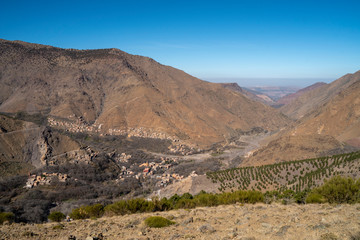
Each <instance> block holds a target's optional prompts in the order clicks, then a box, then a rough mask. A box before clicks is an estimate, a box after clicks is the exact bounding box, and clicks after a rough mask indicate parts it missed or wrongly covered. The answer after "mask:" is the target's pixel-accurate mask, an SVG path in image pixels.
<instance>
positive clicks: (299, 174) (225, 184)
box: [207, 152, 360, 192]
mask: <svg viewBox="0 0 360 240" xmlns="http://www.w3.org/2000/svg"><path fill="white" fill-rule="evenodd" d="M359 160H360V152H352V153H347V154H340V155H334V156H331V157H319V158H315V159H304V160H299V161H290V162H281V163H276V164H271V165H263V166H258V167H242V168H232V169H227V170H223V171H216V172H208V173H207V177H208V178H209V179H211V181H212V182H213V183H220V187H219V190H220V191H222V192H226V191H231V190H249V189H256V190H258V191H262V192H266V191H273V190H276V191H280V192H282V191H285V190H288V189H290V190H293V191H294V192H302V191H306V190H309V189H312V188H314V187H316V186H319V185H321V184H322V183H323V182H324V180H325V179H329V178H331V177H333V176H337V175H341V176H353V175H354V174H358V173H359V172H360V161H359Z"/></svg>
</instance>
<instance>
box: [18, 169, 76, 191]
mask: <svg viewBox="0 0 360 240" xmlns="http://www.w3.org/2000/svg"><path fill="white" fill-rule="evenodd" d="M69 178H70V177H69V176H68V175H67V174H62V173H46V172H43V173H41V174H40V175H36V174H32V175H29V177H28V180H27V182H26V185H25V186H24V188H28V189H30V188H33V187H36V186H43V185H51V183H53V182H54V181H59V182H66V181H67V180H68V179H69Z"/></svg>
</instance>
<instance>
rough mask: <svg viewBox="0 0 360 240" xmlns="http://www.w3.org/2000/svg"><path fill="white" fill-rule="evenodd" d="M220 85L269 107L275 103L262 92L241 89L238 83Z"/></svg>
mask: <svg viewBox="0 0 360 240" xmlns="http://www.w3.org/2000/svg"><path fill="white" fill-rule="evenodd" d="M220 84H221V85H222V86H223V87H224V88H227V89H230V90H232V91H235V92H240V93H242V94H244V95H245V96H247V97H248V98H250V99H252V100H254V101H258V102H263V103H265V104H267V105H272V104H274V103H275V102H274V101H273V100H272V99H271V98H270V97H269V96H267V95H265V94H262V93H260V92H256V91H253V90H249V89H246V88H241V87H240V86H239V85H238V84H237V83H220Z"/></svg>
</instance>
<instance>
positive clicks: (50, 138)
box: [0, 115, 82, 177]
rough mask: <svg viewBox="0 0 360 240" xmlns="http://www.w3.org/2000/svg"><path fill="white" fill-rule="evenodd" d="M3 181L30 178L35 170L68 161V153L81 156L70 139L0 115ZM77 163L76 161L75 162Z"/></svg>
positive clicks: (0, 163) (0, 165)
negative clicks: (8, 178) (55, 162)
mask: <svg viewBox="0 0 360 240" xmlns="http://www.w3.org/2000/svg"><path fill="white" fill-rule="evenodd" d="M0 129H1V132H0V152H1V154H0V173H1V177H6V176H11V175H17V174H20V175H21V174H28V173H29V172H30V171H31V170H34V169H35V168H39V167H43V166H46V165H48V164H50V162H51V161H53V160H54V158H56V157H57V156H60V157H58V158H57V161H60V159H62V160H63V161H66V156H61V155H64V154H65V153H67V152H71V151H77V152H79V153H80V152H82V150H81V149H80V145H79V144H78V143H77V142H75V141H73V140H71V139H70V138H69V137H67V136H65V135H62V134H59V133H56V132H52V131H51V129H49V128H47V127H45V126H39V125H37V124H34V123H32V122H27V121H21V120H17V119H13V118H10V117H7V116H4V115H0ZM72 160H75V159H72Z"/></svg>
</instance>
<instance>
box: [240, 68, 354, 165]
mask: <svg viewBox="0 0 360 240" xmlns="http://www.w3.org/2000/svg"><path fill="white" fill-rule="evenodd" d="M359 93H360V72H356V73H354V74H347V75H345V76H344V77H341V78H339V79H338V80H336V81H334V82H332V83H330V84H326V85H323V86H320V87H318V88H315V89H313V90H311V91H308V92H306V93H304V94H303V95H301V96H300V97H298V98H297V99H295V100H294V101H293V102H291V103H289V104H288V105H286V106H284V108H287V107H288V106H293V107H294V106H298V108H294V109H293V110H294V111H293V112H292V113H293V115H291V116H297V117H300V116H299V114H300V113H304V114H306V115H305V116H302V117H301V118H300V119H299V120H298V121H297V122H296V123H294V124H293V125H292V126H289V127H288V128H286V129H284V130H283V131H281V132H279V133H278V134H277V135H275V136H271V138H270V139H268V141H269V143H268V144H267V145H266V146H263V147H262V148H260V149H258V150H257V151H255V152H253V153H252V156H251V157H250V158H249V159H247V161H245V163H244V164H249V165H252V164H265V163H274V162H281V161H289V160H298V159H302V158H313V157H318V156H323V155H329V154H338V153H343V152H349V151H355V150H357V149H359V148H360V111H359V109H360V94H359ZM306 97H307V98H306ZM306 99H307V101H306ZM300 103H302V104H303V105H300ZM295 109H296V110H295Z"/></svg>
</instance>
